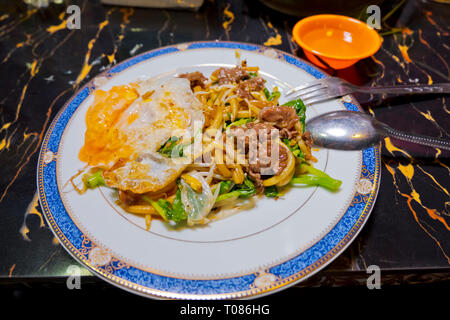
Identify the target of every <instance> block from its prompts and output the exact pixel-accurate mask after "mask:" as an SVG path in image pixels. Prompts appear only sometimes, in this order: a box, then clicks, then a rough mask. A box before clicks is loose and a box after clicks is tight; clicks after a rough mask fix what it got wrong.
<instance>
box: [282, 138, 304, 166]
mask: <svg viewBox="0 0 450 320" xmlns="http://www.w3.org/2000/svg"><path fill="white" fill-rule="evenodd" d="M282 140H283V143H284V144H285V145H286V146H287V147H288V148H289V150H291V152H292V154H293V155H294V156H295V157H297V158H299V159H301V160H303V161H305V155H304V154H303V151H302V149H300V147H299V146H298V143H296V144H295V145H293V146H291V140H289V139H282Z"/></svg>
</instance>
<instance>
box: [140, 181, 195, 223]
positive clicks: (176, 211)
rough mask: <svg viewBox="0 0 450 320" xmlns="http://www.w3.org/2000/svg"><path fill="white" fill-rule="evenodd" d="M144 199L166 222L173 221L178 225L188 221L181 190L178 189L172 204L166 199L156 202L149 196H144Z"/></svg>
mask: <svg viewBox="0 0 450 320" xmlns="http://www.w3.org/2000/svg"><path fill="white" fill-rule="evenodd" d="M142 199H144V200H145V201H147V202H148V203H150V204H151V205H152V206H153V208H155V210H156V211H157V212H158V213H159V215H160V216H161V217H162V218H163V219H164V220H165V221H170V220H172V221H174V222H177V223H178V222H180V221H183V220H186V219H187V214H186V211H185V210H184V207H183V203H182V202H181V192H180V189H177V192H176V194H175V199H174V200H173V203H170V202H169V201H167V200H165V199H158V201H154V200H152V199H150V198H149V197H147V196H142Z"/></svg>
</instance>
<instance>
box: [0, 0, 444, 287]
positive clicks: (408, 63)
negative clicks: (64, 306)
mask: <svg viewBox="0 0 450 320" xmlns="http://www.w3.org/2000/svg"><path fill="white" fill-rule="evenodd" d="M69 2H70V4H73V3H75V4H78V5H79V6H80V7H81V10H82V14H81V29H80V30H76V29H75V30H70V29H67V28H66V26H67V19H68V14H66V13H65V11H66V8H67V5H68V4H69ZM394 6H395V2H393V1H392V2H388V4H386V5H383V6H382V13H385V12H389V11H390V10H391V9H392V8H393V7H394ZM449 9H450V6H449V5H444V4H439V3H435V2H426V1H420V2H419V1H417V3H415V4H414V7H413V11H412V14H411V15H410V16H408V17H407V19H406V22H405V26H404V27H403V28H397V29H393V28H392V27H393V26H395V24H396V21H397V20H396V19H398V17H399V16H400V15H401V8H400V9H399V10H397V11H396V12H394V14H392V15H391V16H390V17H389V19H387V20H386V21H385V22H384V28H383V32H384V36H383V38H384V42H383V46H382V48H381V49H380V50H379V52H378V53H377V54H376V55H375V56H374V57H372V58H368V59H365V60H363V61H360V62H358V63H357V64H356V65H355V66H353V67H350V68H348V69H345V70H340V71H339V72H336V71H334V70H326V71H327V72H328V73H330V74H335V75H337V76H340V77H342V78H345V79H347V80H349V81H351V82H353V83H357V84H362V83H366V84H369V85H391V84H404V83H406V84H407V83H438V82H448V81H449V78H450V68H449V56H450V41H449V39H450V37H449V35H450V28H449V24H448V21H450V10H449ZM298 19H299V18H298V17H294V16H288V15H285V14H282V13H279V12H277V11H274V10H272V9H269V8H267V7H265V6H263V5H262V4H261V3H260V2H258V1H230V0H228V1H227V0H215V1H214V0H206V1H205V3H204V5H203V6H202V7H201V8H200V10H199V11H198V12H192V11H184V10H156V9H145V8H129V7H112V6H106V5H102V4H100V2H99V1H87V0H85V1H64V3H63V4H58V5H56V4H52V5H51V6H50V7H48V8H44V9H36V8H33V7H27V6H26V5H25V4H24V3H23V2H22V1H3V0H2V1H0V75H1V76H0V286H7V287H8V286H9V287H15V286H26V287H31V288H33V287H38V288H40V287H63V288H64V287H65V279H66V277H67V274H68V268H69V267H70V266H71V265H77V262H76V261H75V260H74V259H72V257H71V256H70V255H69V254H68V253H66V251H65V250H64V249H63V248H62V246H61V245H59V244H58V242H57V240H56V239H55V238H54V236H53V234H52V232H51V230H50V229H49V227H48V226H47V225H46V222H45V220H44V219H43V216H42V213H41V209H40V206H39V203H38V198H37V193H36V182H35V181H36V164H37V158H38V153H39V148H40V145H41V142H42V139H43V137H44V135H45V132H46V129H47V128H48V126H49V124H50V122H51V121H52V119H53V117H54V116H55V115H56V113H57V112H58V110H59V109H60V108H61V107H62V106H63V104H64V102H65V100H66V99H68V98H69V97H70V96H71V95H72V94H73V93H74V92H75V91H76V90H77V89H78V88H80V86H82V85H83V84H84V83H85V82H86V81H88V80H90V79H92V78H93V77H94V76H95V75H97V74H98V73H99V72H101V71H102V70H104V69H106V68H108V67H111V66H113V65H114V64H115V63H117V62H120V61H122V60H124V59H127V58H129V57H130V56H133V55H135V54H138V53H142V52H144V51H146V50H151V49H154V48H157V47H161V46H165V45H169V44H173V43H180V42H186V41H196V40H214V39H220V40H232V41H243V42H252V43H257V44H264V45H267V46H272V47H274V48H277V49H281V50H285V51H287V52H290V53H292V54H295V55H299V56H300V57H303V53H302V52H301V50H299V48H298V46H297V44H296V43H295V42H293V40H292V38H291V29H292V27H293V25H294V24H295V22H296V21H298ZM357 98H358V100H359V101H360V103H361V105H362V106H363V107H364V108H365V109H366V110H367V112H369V113H371V114H373V115H375V116H376V117H377V118H378V119H379V120H382V121H384V122H386V123H388V124H389V125H391V126H392V127H394V128H397V129H400V130H405V131H409V132H413V133H419V134H425V135H430V136H437V137H444V138H447V139H449V138H450V131H449V130H450V114H449V112H450V111H449V106H448V99H449V96H448V95H446V96H445V95H441V96H420V97H419V96H415V97H405V96H403V97H376V96H370V95H358V96H357ZM449 155H450V154H449V153H448V152H447V153H446V152H444V151H442V150H438V149H433V148H427V147H419V146H415V145H410V144H405V143H401V142H399V141H395V140H389V139H386V140H385V141H384V142H383V147H382V178H381V187H380V191H379V194H378V199H377V201H376V204H375V207H374V210H373V212H372V215H371V217H370V219H369V221H368V223H367V224H366V226H365V227H364V229H363V230H362V232H361V233H360V235H359V236H358V237H357V239H356V240H355V241H354V242H353V244H352V245H351V246H350V247H349V248H348V249H347V250H346V251H345V253H344V254H342V255H341V256H340V257H339V258H338V259H337V260H336V261H335V262H333V263H332V264H331V265H329V266H328V267H327V268H326V269H324V270H323V271H322V272H320V273H318V274H317V275H315V276H313V277H311V278H310V279H308V280H306V281H305V282H302V283H300V284H298V285H296V286H295V287H292V288H289V289H287V290H286V292H293V291H295V290H298V288H299V287H311V286H313V287H315V286H321V287H330V286H365V284H366V279H367V277H368V274H367V272H366V270H367V268H368V267H369V266H371V265H377V266H379V267H380V268H381V280H382V282H381V283H382V286H386V285H394V284H416V283H419V284H423V283H429V282H434V283H443V282H448V281H449V280H450V218H449V214H450V212H449V208H450V198H449V192H450V178H449V172H450V168H449V165H450V163H449ZM82 270H83V279H82V283H83V284H89V283H93V284H96V285H103V286H108V284H106V283H104V282H103V281H101V280H100V279H97V278H96V277H94V276H93V275H91V274H90V273H89V272H88V271H87V270H85V269H82Z"/></svg>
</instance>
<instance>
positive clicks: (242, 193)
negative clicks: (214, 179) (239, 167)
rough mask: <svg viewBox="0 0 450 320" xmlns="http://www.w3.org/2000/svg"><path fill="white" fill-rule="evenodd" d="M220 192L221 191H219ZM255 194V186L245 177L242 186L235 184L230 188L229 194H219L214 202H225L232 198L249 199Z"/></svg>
mask: <svg viewBox="0 0 450 320" xmlns="http://www.w3.org/2000/svg"><path fill="white" fill-rule="evenodd" d="M221 191H222V190H221ZM255 193H256V189H255V185H254V184H253V183H252V182H251V181H250V180H249V179H247V177H245V179H244V182H243V183H242V184H237V185H235V186H234V187H233V188H232V191H231V192H227V193H223V194H220V195H219V196H218V197H217V199H216V202H219V201H222V200H226V199H229V198H233V197H239V198H249V197H251V196H253V195H254V194H255Z"/></svg>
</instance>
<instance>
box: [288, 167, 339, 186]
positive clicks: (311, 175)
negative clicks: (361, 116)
mask: <svg viewBox="0 0 450 320" xmlns="http://www.w3.org/2000/svg"><path fill="white" fill-rule="evenodd" d="M300 169H301V171H304V172H305V173H306V174H302V175H300V176H298V177H294V178H292V180H291V182H290V183H292V184H305V185H310V186H321V187H324V188H326V189H328V190H331V191H337V190H338V189H339V188H340V187H341V184H342V181H340V180H337V179H333V178H332V177H330V176H329V175H328V174H326V173H325V172H323V171H322V170H319V169H316V168H314V167H312V166H310V165H308V164H301V168H300Z"/></svg>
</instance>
